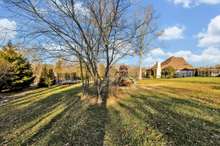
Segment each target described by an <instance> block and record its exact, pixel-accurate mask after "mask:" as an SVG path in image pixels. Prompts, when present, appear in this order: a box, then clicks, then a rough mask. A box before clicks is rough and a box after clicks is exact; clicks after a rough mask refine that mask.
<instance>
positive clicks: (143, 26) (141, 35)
mask: <svg viewBox="0 0 220 146" xmlns="http://www.w3.org/2000/svg"><path fill="white" fill-rule="evenodd" d="M156 19H157V18H156V15H155V11H154V10H153V7H152V5H148V6H147V7H146V8H145V14H144V17H143V18H142V17H140V18H139V21H138V23H137V24H136V25H137V26H138V25H140V26H139V27H137V26H136V28H138V29H137V31H136V39H135V43H134V44H135V45H136V46H135V47H137V49H136V54H137V56H138V57H139V75H138V79H139V80H141V79H142V64H143V56H144V55H145V54H146V53H147V52H148V51H149V50H150V48H151V45H152V43H153V40H155V38H156V37H157V25H156Z"/></svg>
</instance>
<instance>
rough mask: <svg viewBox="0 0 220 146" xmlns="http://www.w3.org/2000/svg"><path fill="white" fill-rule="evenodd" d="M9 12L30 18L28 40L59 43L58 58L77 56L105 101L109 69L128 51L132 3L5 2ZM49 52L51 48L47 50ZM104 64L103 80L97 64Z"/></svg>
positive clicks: (93, 0)
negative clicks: (13, 10)
mask: <svg viewBox="0 0 220 146" xmlns="http://www.w3.org/2000/svg"><path fill="white" fill-rule="evenodd" d="M4 2H5V3H6V4H7V6H8V7H9V8H10V9H14V8H15V7H16V13H20V16H21V17H25V19H28V20H29V21H30V22H29V25H30V26H31V29H30V28H28V29H26V32H28V35H27V34H26V37H27V36H29V37H32V38H38V40H39V39H40V40H43V42H44V43H45V42H46V41H48V42H47V43H51V44H57V46H61V47H58V48H56V49H51V48H50V49H49V50H48V51H50V52H54V54H56V55H64V54H65V55H67V56H74V57H76V58H77V60H79V61H80V63H82V64H83V65H84V66H85V67H86V70H87V71H88V73H89V74H90V76H91V77H92V79H93V82H94V85H95V86H96V92H97V96H98V101H99V103H103V102H105V101H106V97H107V96H108V88H109V72H110V67H111V66H112V64H113V63H115V62H116V61H117V60H118V59H119V58H121V57H123V56H125V55H126V54H127V52H128V51H130V50H129V49H130V48H129V47H128V46H129V45H126V44H130V42H131V39H132V38H133V31H131V29H130V26H131V25H130V23H131V21H129V19H128V17H127V16H128V13H126V12H128V10H129V9H128V8H129V6H130V2H129V0H81V1H78V0H47V1H40V0H39V1H38V0H19V1H18V0H5V1H4ZM124 46H126V47H124ZM46 49H48V48H46ZM99 63H103V64H104V65H105V73H104V76H103V78H102V77H101V76H100V74H99V71H98V64H99Z"/></svg>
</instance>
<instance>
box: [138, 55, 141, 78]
mask: <svg viewBox="0 0 220 146" xmlns="http://www.w3.org/2000/svg"><path fill="white" fill-rule="evenodd" d="M138 79H139V80H142V54H141V53H140V55H139V76H138Z"/></svg>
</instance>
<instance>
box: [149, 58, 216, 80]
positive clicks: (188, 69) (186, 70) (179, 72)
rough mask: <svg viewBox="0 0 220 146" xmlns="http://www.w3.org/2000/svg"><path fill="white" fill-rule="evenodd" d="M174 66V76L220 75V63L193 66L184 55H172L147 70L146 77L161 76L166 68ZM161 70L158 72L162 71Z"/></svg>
mask: <svg viewBox="0 0 220 146" xmlns="http://www.w3.org/2000/svg"><path fill="white" fill-rule="evenodd" d="M169 67H171V68H173V69H174V70H175V73H174V77H177V78H182V77H193V76H200V77H220V65H217V66H215V67H200V68H193V66H192V65H190V64H189V63H187V62H186V60H185V59H184V58H183V57H174V56H172V57H170V58H168V59H167V60H165V61H164V62H162V63H156V64H155V65H154V66H153V67H151V68H149V69H147V70H146V77H155V78H158V77H160V76H161V75H159V74H161V73H162V72H163V70H164V69H166V68H169ZM160 70H161V72H158V71H160Z"/></svg>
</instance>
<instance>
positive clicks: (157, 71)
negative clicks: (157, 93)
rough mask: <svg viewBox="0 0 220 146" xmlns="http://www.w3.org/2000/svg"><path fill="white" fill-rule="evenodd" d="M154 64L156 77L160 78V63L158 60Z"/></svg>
mask: <svg viewBox="0 0 220 146" xmlns="http://www.w3.org/2000/svg"><path fill="white" fill-rule="evenodd" d="M156 66H157V70H156V78H157V79H160V78H161V63H160V62H157V63H156Z"/></svg>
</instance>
